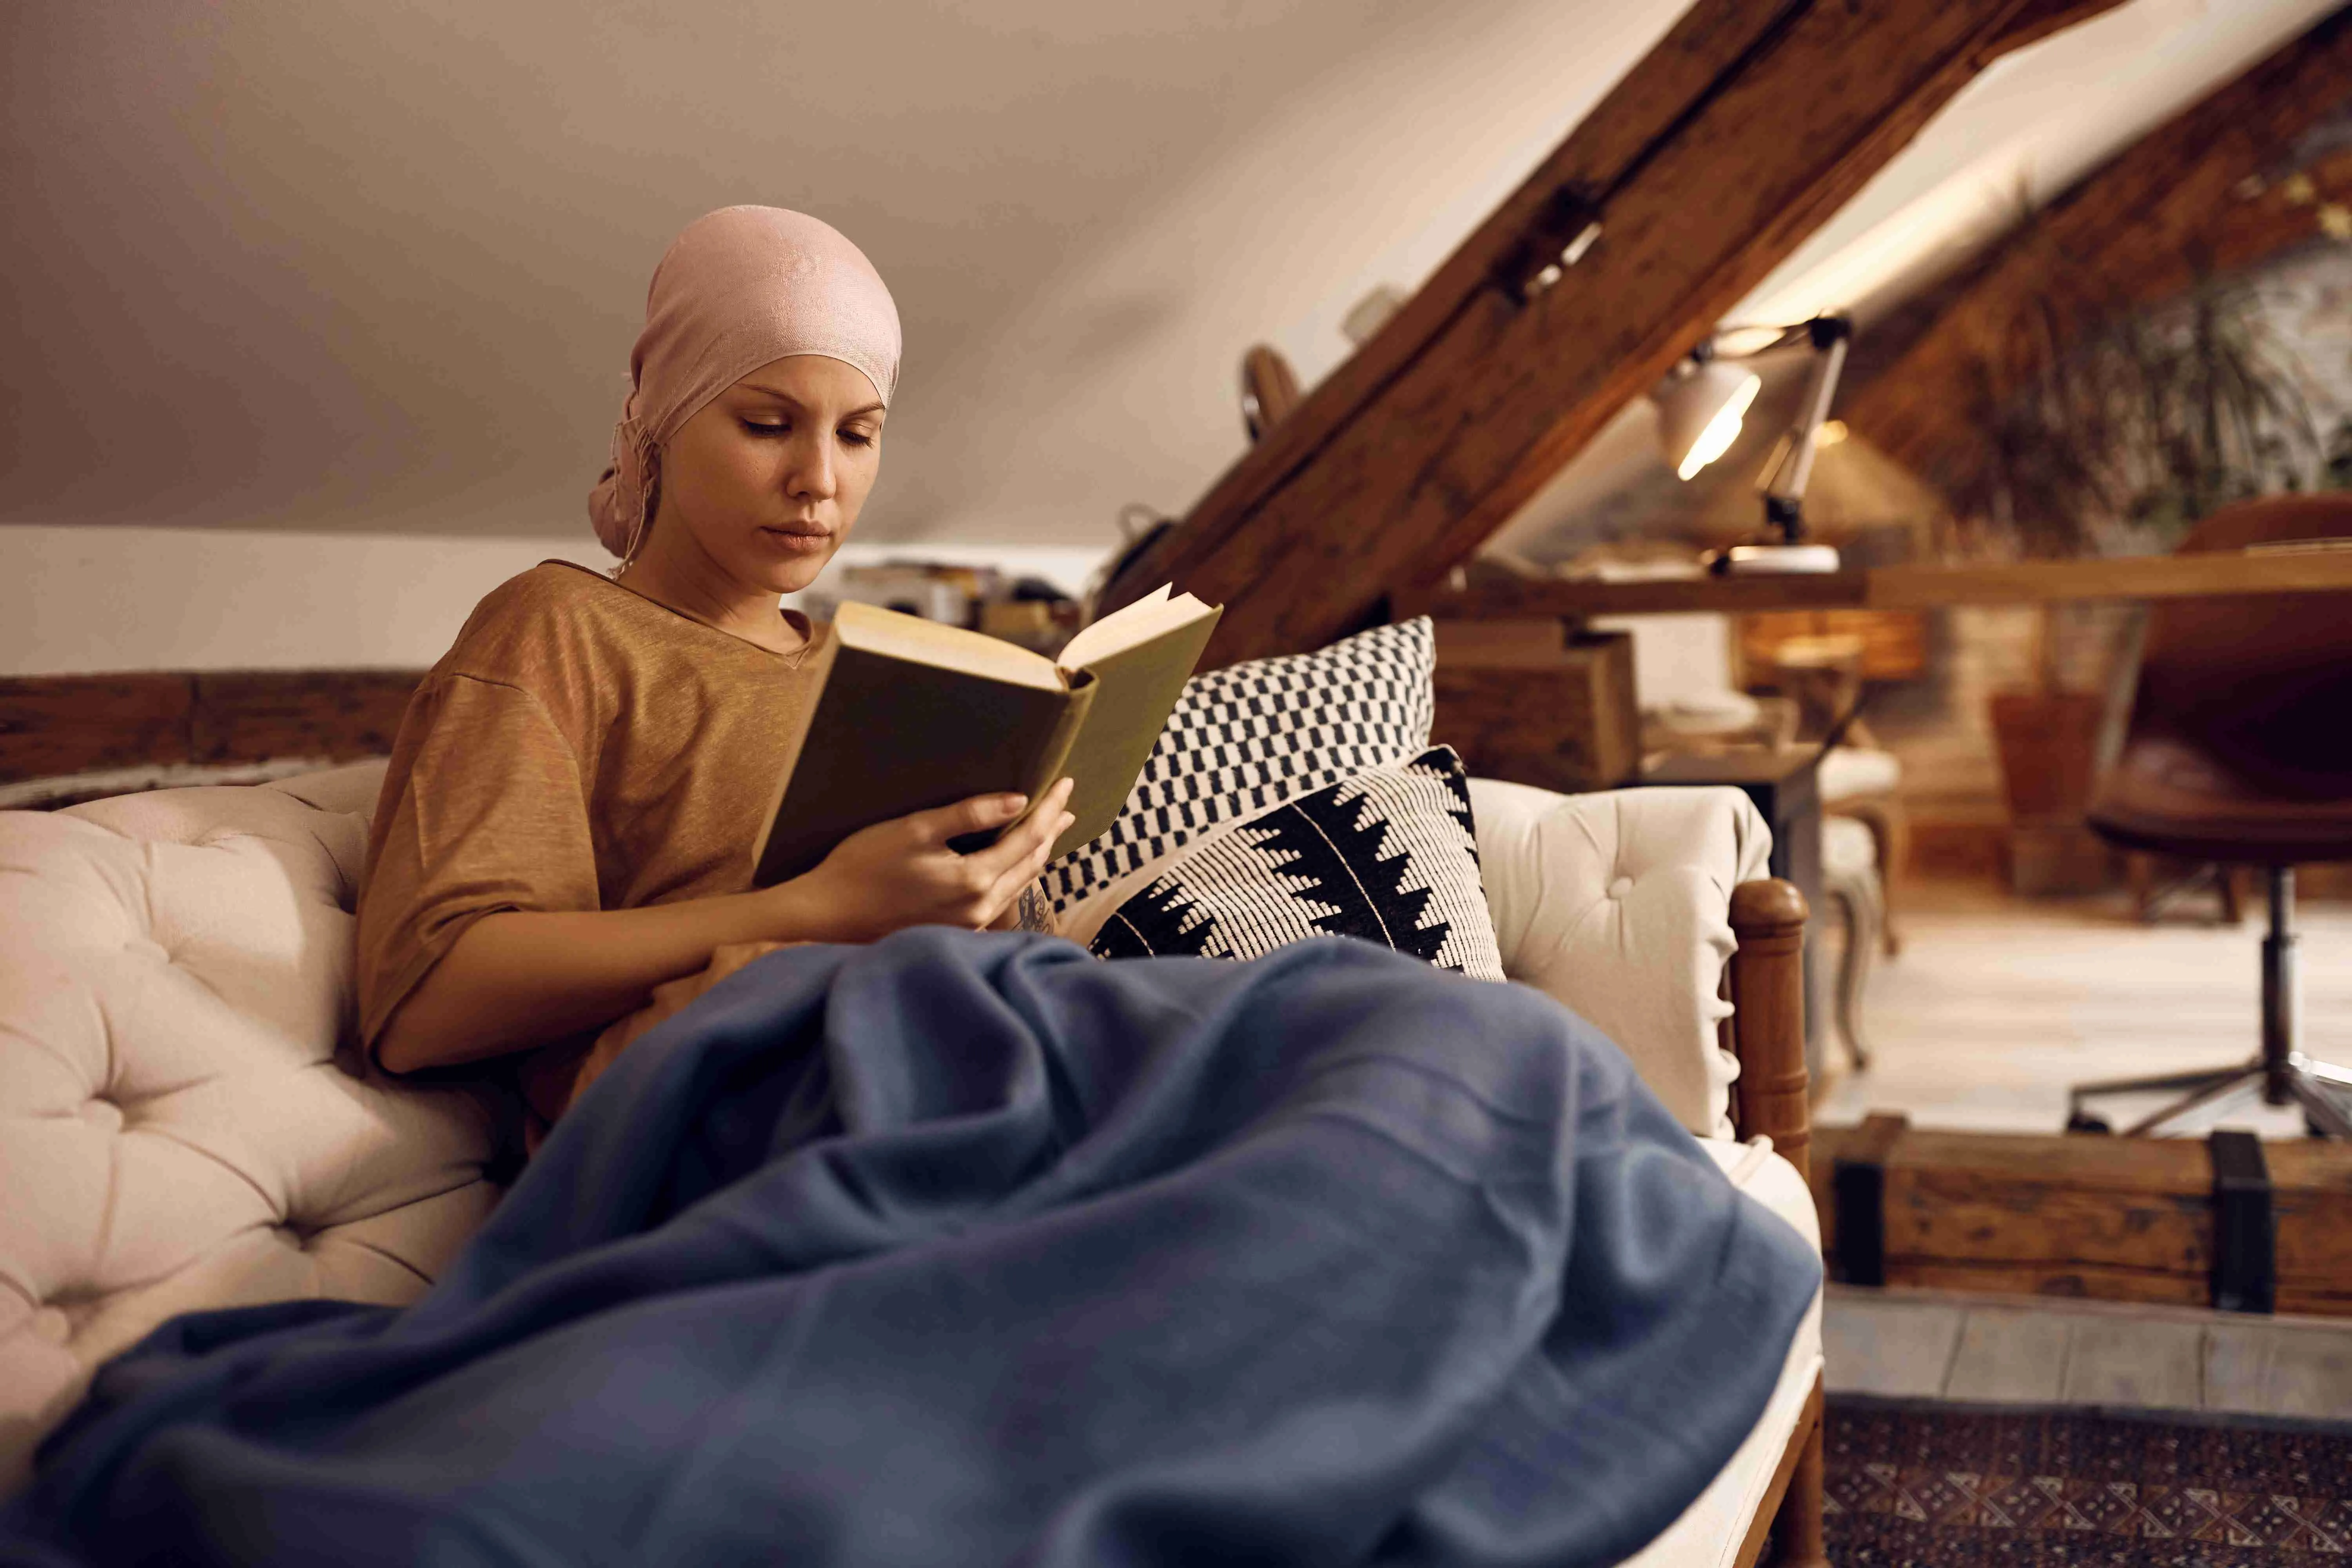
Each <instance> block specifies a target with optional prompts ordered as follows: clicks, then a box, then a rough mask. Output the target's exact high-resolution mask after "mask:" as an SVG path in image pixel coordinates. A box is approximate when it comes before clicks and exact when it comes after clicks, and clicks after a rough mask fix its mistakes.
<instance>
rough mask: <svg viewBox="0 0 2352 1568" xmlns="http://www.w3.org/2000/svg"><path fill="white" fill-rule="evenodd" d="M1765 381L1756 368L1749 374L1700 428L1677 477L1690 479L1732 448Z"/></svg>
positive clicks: (1676, 469)
mask: <svg viewBox="0 0 2352 1568" xmlns="http://www.w3.org/2000/svg"><path fill="white" fill-rule="evenodd" d="M1763 385H1764V383H1763V380H1762V379H1761V378H1760V377H1759V376H1758V375H1756V374H1754V373H1753V372H1750V373H1749V374H1748V378H1747V380H1746V381H1744V382H1742V383H1741V384H1740V385H1739V388H1738V390H1737V391H1735V392H1734V393H1733V394H1732V395H1731V396H1730V398H1729V399H1728V400H1727V402H1726V403H1725V404H1724V405H1723V406H1722V407H1721V408H1719V409H1717V411H1716V415H1715V417H1714V418H1712V419H1710V420H1708V421H1707V422H1706V429H1704V430H1702V431H1700V432H1699V436H1698V439H1697V440H1696V441H1694V442H1692V443H1691V448H1690V450H1689V451H1688V452H1687V453H1685V455H1684V457H1683V460H1682V463H1681V466H1680V467H1678V468H1675V478H1676V479H1689V478H1690V477H1691V476H1692V475H1694V474H1696V473H1697V472H1698V471H1699V470H1700V469H1701V468H1706V466H1707V465H1708V464H1709V463H1712V462H1714V461H1715V460H1716V459H1717V458H1720V457H1722V456H1723V455H1724V453H1726V452H1727V451H1729V450H1730V449H1731V443H1732V442H1733V441H1735V440H1737V439H1738V437H1739V426H1740V425H1741V424H1742V423H1743V422H1744V421H1745V419H1746V417H1747V415H1748V405H1749V404H1751V403H1753V402H1755V401H1756V394H1757V393H1758V391H1759V390H1760V389H1761V388H1762V387H1763Z"/></svg>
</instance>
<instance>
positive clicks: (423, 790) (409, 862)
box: [358, 672, 599, 1058]
mask: <svg viewBox="0 0 2352 1568" xmlns="http://www.w3.org/2000/svg"><path fill="white" fill-rule="evenodd" d="M370 839H371V842H370V844H369V855H368V860H369V872H368V881H367V887H366V890H365V891H364V892H363V893H362V895H361V899H360V908H359V952H358V968H359V976H358V979H359V1003H360V1038H361V1040H362V1043H363V1044H364V1045H365V1046H366V1047H367V1050H368V1053H369V1055H370V1057H371V1058H373V1055H374V1052H375V1046H376V1041H377V1039H378V1038H379V1037H381V1035H382V1034H383V1026H384V1025H385V1023H386V1022H387V1021H388V1020H389V1019H390V1018H391V1017H392V1014H393V1010H394V1008H396V1007H397V1006H399V1005H400V1004H401V1002H402V1001H403V1000H404V999H405V998H406V997H407V995H408V994H409V993H410V992H411V991H414V990H415V988H416V986H417V984H418V983H419V982H421V981H422V980H423V979H424V978H425V975H426V974H427V973H430V972H431V970H432V968H433V966H434V965H435V964H436V963H439V962H440V961H441V957H442V955H443V954H445V953H446V952H448V951H449V949H450V947H451V946H452V945H453V944H454V943H455V942H457V938H458V937H459V936H461V935H463V934H464V932H465V931H466V928H467V926H469V925H471V924H473V922H474V921H478V920H479V919H480V918H481V917H482V916H484V915H486V914H490V913H493V912H495V911H497V910H593V909H596V908H598V907H599V900H598V895H597V882H596V852H595V846H594V842H593V838H592V837H591V834H590V831H589V826H588V782H587V780H586V779H585V778H583V776H582V772H581V764H580V762H579V760H578V758H577V756H576V754H575V752H574V751H573V748H572V744H571V742H568V741H567V740H566V739H565V738H564V735H563V732H562V729H561V728H560V727H559V726H558V725H557V724H556V723H555V722H554V721H553V720H552V719H551V718H550V716H549V714H548V712H547V710H546V709H545V708H544V707H543V706H541V703H540V701H539V700H538V699H537V698H536V697H534V696H532V695H531V693H530V691H528V690H526V689H523V688H521V687H519V686H511V685H507V684H503V683H501V682H499V681H493V680H486V679H480V678H478V677H476V676H470V675H463V674H454V673H446V672H436V674H435V675H433V676H432V677H430V678H428V679H426V681H425V684H424V685H423V686H421V687H420V688H418V689H417V693H416V695H415V698H414V699H412V700H411V701H410V704H409V710H408V713H407V716H406V717H405V718H404V720H403V721H402V723H401V729H400V737H399V740H398V741H397V742H396V743H395V744H394V748H393V757H392V763H391V766H390V768H389V769H388V770H387V771H386V773H385V775H384V785H383V794H382V795H380V796H379V797H378V799H377V802H376V816H375V823H374V826H373V830H372V832H371V834H370Z"/></svg>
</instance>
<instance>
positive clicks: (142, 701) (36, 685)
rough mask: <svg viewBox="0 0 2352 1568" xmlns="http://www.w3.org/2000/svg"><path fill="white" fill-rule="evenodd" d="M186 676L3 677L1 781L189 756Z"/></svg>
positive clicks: (190, 699)
mask: <svg viewBox="0 0 2352 1568" xmlns="http://www.w3.org/2000/svg"><path fill="white" fill-rule="evenodd" d="M195 695H196V694H195V682H194V679H192V678H190V677H188V676H185V675H167V674H160V673H158V674H135V675H61V676H17V677H13V678H10V679H0V784H15V783H16V782H17V781H19V780H22V779H38V778H53V777H56V776H58V774H61V773H96V772H100V771H102V770H105V769H110V768H129V767H139V766H142V765H146V764H149V763H184V762H187V761H188V760H189V749H188V742H189V726H190V719H191V714H192V713H193V711H194V706H195Z"/></svg>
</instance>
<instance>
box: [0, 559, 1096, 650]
mask: <svg viewBox="0 0 2352 1568" xmlns="http://www.w3.org/2000/svg"><path fill="white" fill-rule="evenodd" d="M894 553H897V554H912V553H917V552H916V551H913V550H910V549H908V547H905V546H899V547H898V548H897V549H896V550H894V549H893V547H891V546H889V545H887V544H875V545H859V544H849V545H845V546H844V547H843V549H842V552H841V555H840V557H839V558H838V559H839V560H841V561H843V562H845V563H859V562H867V561H878V560H881V559H883V558H884V557H886V556H888V555H891V554H894ZM919 553H920V554H922V555H923V556H924V557H925V558H927V559H930V560H938V561H950V562H955V563H961V564H969V565H982V566H994V567H996V568H998V569H999V570H1000V571H1005V572H1010V573H1016V574H1028V575H1034V576H1040V577H1044V578H1046V579H1048V580H1049V581H1051V582H1053V583H1055V584H1057V585H1058V586H1060V587H1062V588H1063V589H1064V591H1066V592H1068V593H1072V594H1075V593H1076V592H1077V591H1078V590H1079V589H1080V588H1082V587H1083V586H1084V585H1085V581H1086V577H1087V574H1088V573H1089V572H1091V571H1092V570H1093V569H1094V566H1095V564H1096V563H1097V558H1098V555H1099V553H1100V552H1097V551H1093V550H1086V549H1068V550H1064V549H1054V548H1045V547H1035V546H1032V547H1025V548H1024V547H1019V546H1003V547H999V546H992V545H988V544H984V543H982V544H963V545H957V546H946V545H941V546H940V547H938V548H936V549H934V548H930V547H924V548H922V549H921V550H920V551H919ZM550 557H561V558H562V559H565V560H571V561H578V562H580V563H583V564H585V565H590V566H594V567H597V568H599V569H602V568H604V567H605V566H608V565H610V564H611V563H612V561H611V557H610V556H608V555H606V554H605V553H604V551H603V550H602V549H600V548H599V547H598V546H597V545H596V543H595V542H593V540H588V539H585V538H583V539H582V540H580V541H579V542H576V543H575V542H568V541H563V540H548V539H452V538H448V537H433V536H430V535H426V536H417V535H394V534H358V535H353V534H333V535H324V534H291V533H269V532H250V531H232V530H227V529H177V528H136V527H15V528H0V676H8V675H89V674H97V673H100V672H103V671H108V670H128V669H315V668H354V667H356V668H365V667H371V666H374V667H393V668H420V667H422V666H425V665H429V664H431V663H432V662H433V661H434V660H435V659H436V658H440V657H441V654H442V652H443V651H444V650H445V649H446V648H447V647H448V646H449V642H450V639H451V638H452V637H455V636H456V635H457V628H458V627H459V626H462V625H464V624H465V619H466V613H467V611H468V610H470V609H472V608H473V606H474V603H475V601H476V600H478V599H479V598H480V597H481V596H482V595H484V594H486V593H488V592H489V590H490V589H492V588H494V587H496V586H497V585H498V584H499V583H502V582H504V581H505V580H506V579H507V578H509V577H511V576H513V575H514V574H516V573H518V572H522V571H525V570H528V569H529V568H530V567H531V566H532V565H534V564H536V563H539V562H541V561H544V560H547V559H549V558H550Z"/></svg>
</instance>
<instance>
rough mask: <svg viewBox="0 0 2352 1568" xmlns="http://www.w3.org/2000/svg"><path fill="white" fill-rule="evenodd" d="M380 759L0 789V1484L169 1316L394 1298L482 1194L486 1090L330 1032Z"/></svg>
mask: <svg viewBox="0 0 2352 1568" xmlns="http://www.w3.org/2000/svg"><path fill="white" fill-rule="evenodd" d="M381 776H382V764H380V763H378V764H373V765H362V767H358V768H340V769H336V770H334V771H333V772H331V773H319V774H311V775H308V776H305V777H302V778H299V779H293V780H289V781H286V782H284V783H282V784H268V785H260V786H247V787H242V788H214V789H186V790H163V791H157V792H155V793H152V794H148V795H122V796H118V797H115V798H113V799H110V800H103V801H97V802H93V803H91V804H89V805H81V806H75V807H72V808H70V809H68V810H64V811H58V812H30V811H11V812H0V1490H6V1489H9V1488H10V1487H11V1485H12V1484H13V1483H14V1482H15V1481H16V1480H18V1479H21V1478H22V1475H23V1474H24V1469H25V1462H26V1458H27V1456H28V1453H29V1450H30V1447H31V1445H32V1444H33V1442H34V1441H35V1440H37V1436H38V1435H39V1434H40V1433H41V1432H43V1431H45V1430H47V1427H48V1426H50V1425H52V1424H54V1422H55V1421H56V1419H57V1418H58V1417H59V1416H61V1415H63V1414H64V1413H65V1411H66V1410H67V1409H68V1408H69V1407H70V1406H71V1405H72V1404H73V1402H74V1401H75V1400H76V1399H77V1398H78V1397H79V1394H80V1392H81V1390H82V1387H83V1386H84V1384H86V1383H87V1382H88V1380H89V1373H90V1372H91V1371H92V1369H93V1368H94V1367H95V1366H96V1364H97V1363H99V1362H100V1361H101V1360H103V1359H105V1358H106V1357H108V1356H110V1355H112V1354H114V1353H115V1352H118V1351H121V1350H122V1349H123V1348H125V1347H126V1346H128V1345H129V1344H131V1342H134V1341H135V1340H137V1339H139V1338H140V1337H141V1336H142V1335H143V1334H145V1333H146V1332H147V1331H149V1330H151V1329H152V1328H154V1327H155V1326H156V1325H157V1324H159V1323H161V1322H162V1321H163V1320H164V1319H166V1318H168V1317H171V1316H173V1315H174V1314H175V1313H178V1312H182V1311H187V1310H194V1309H198V1308H213V1307H224V1306H236V1305H242V1304H245V1303H249V1302H259V1301H271V1300H287V1299H289V1298H296V1297H306V1296H331V1297H337V1298H342V1299H346V1300H365V1301H383V1302H401V1301H406V1300H412V1299H414V1298H415V1297H416V1296H418V1295H420V1294H422V1293H423V1291H424V1290H425V1288H426V1286H427V1285H428V1284H429V1283H430V1282H431V1280H432V1279H433V1277H434V1276H435V1275H436V1274H437V1273H438V1272H439V1271H440V1269H441V1268H442V1267H443V1266H444V1264H445V1263H446V1261H447V1259H448V1258H449V1257H450V1256H451V1255H452V1254H453V1253H454V1252H455V1251H456V1249H457V1247H458V1246H459V1245H460V1244H462V1243H463V1241H464V1240H465V1238H466V1237H467V1236H468V1235H470V1234H471V1233H472V1232H473V1230H474V1229H475V1228H476V1226H478V1225H479V1223H480V1222H481V1220H482V1218H483V1216H484V1215H487V1214H488V1211H489V1208H490V1205H491V1204H492V1203H493V1202H494V1201H495V1199H496V1195H497V1191H496V1188H495V1187H493V1186H492V1185H491V1184H489V1183H488V1181H486V1180H485V1179H484V1176H483V1168H484V1165H485V1163H486V1162H488V1160H489V1158H490V1156H491V1153H492V1148H493V1142H494V1131H495V1130H494V1126H493V1118H492V1115H491V1113H490V1110H489V1109H488V1107H487V1106H486V1105H485V1104H484V1103H483V1102H482V1101H481V1100H478V1099H477V1098H476V1097H475V1096H473V1095H471V1094H468V1093H465V1092H462V1091H457V1090H448V1089H442V1090H426V1089H415V1088H410V1087H406V1086H395V1085H391V1084H387V1083H385V1082H383V1080H382V1079H380V1078H376V1077H373V1076H371V1075H369V1074H367V1073H365V1072H364V1071H363V1070H362V1069H361V1067H360V1064H358V1063H357V1062H356V1061H354V1060H352V1058H351V1057H350V1054H349V1053H348V1052H347V1051H344V1052H339V1046H340V1045H341V1043H342V1042H343V1041H344V1040H346V1039H347V1037H348V1036H349V1034H350V1032H351V1007H352V1000H351V999H352V984H351V978H352V909H353V907H354V903H355V900H356V898H357V895H358V890H359V889H358V880H359V874H360V865H361V860H362V855H363V853H364V850H365V847H366V835H367V822H368V813H369V812H370V810H371V809H372V807H373V802H374V795H375V781H376V780H377V779H379V778H380V777H381Z"/></svg>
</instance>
